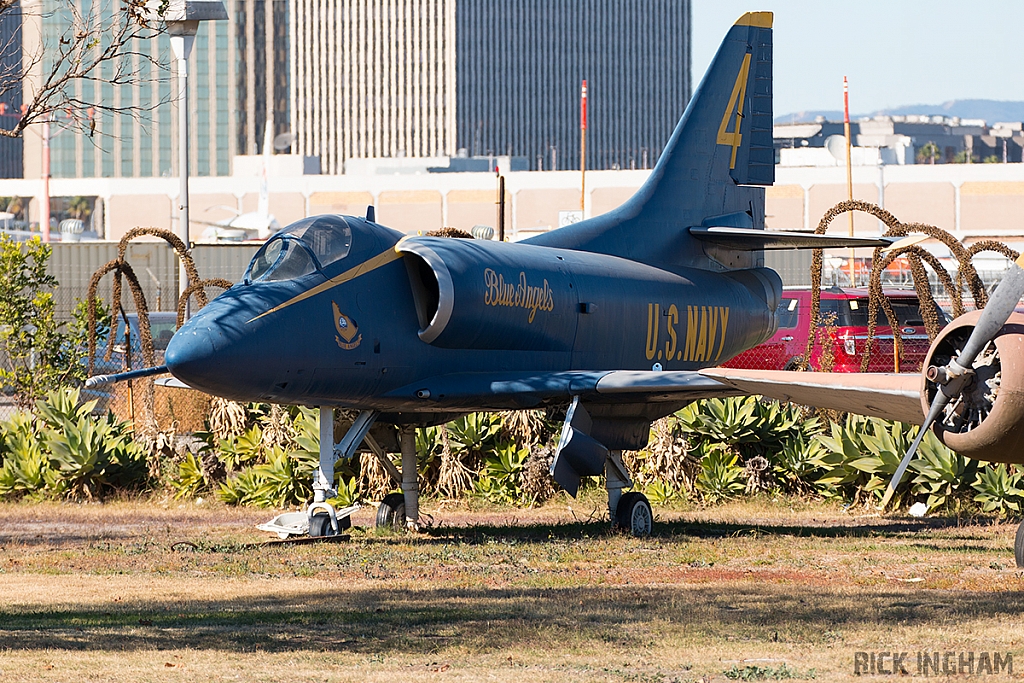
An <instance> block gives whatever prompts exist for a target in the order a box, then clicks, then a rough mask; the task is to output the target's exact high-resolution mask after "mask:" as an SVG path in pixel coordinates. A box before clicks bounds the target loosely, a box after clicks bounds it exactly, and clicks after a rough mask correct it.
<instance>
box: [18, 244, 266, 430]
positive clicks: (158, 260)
mask: <svg viewBox="0 0 1024 683" xmlns="http://www.w3.org/2000/svg"><path fill="white" fill-rule="evenodd" d="M51 246H52V250H53V251H52V255H51V257H50V260H49V263H48V267H47V271H48V272H49V274H51V275H53V276H54V277H56V278H57V281H58V283H59V285H58V287H57V288H56V289H55V290H54V292H53V294H54V302H55V308H56V315H57V318H58V319H59V320H61V321H63V322H70V321H71V320H72V317H73V315H74V310H75V307H76V306H77V305H78V303H79V302H80V301H84V300H85V299H86V297H87V293H88V289H89V280H90V278H92V275H93V273H95V272H96V271H97V270H99V269H100V268H101V267H103V265H104V264H106V263H108V262H109V261H111V260H112V259H115V258H117V253H118V252H117V250H118V245H117V243H116V242H79V243H67V244H62V243H54V244H53V245H51ZM260 246H261V245H260V244H238V245H233V244H230V245H221V244H216V245H212V244H211V245H196V246H195V247H193V249H192V256H193V259H194V260H195V263H196V267H197V269H198V271H199V274H200V277H202V278H204V279H210V278H221V279H224V280H228V281H230V282H238V281H239V280H241V278H242V275H243V274H244V273H245V269H246V267H247V266H248V264H249V261H250V260H251V259H252V257H253V255H254V254H255V253H256V250H257V249H259V247H260ZM126 260H127V261H128V263H129V264H131V266H132V268H133V269H134V270H135V272H136V273H137V275H138V278H139V284H140V286H141V288H142V291H143V295H144V296H145V299H146V304H147V306H148V307H149V311H150V321H151V327H152V329H153V341H154V347H155V348H156V351H157V356H158V362H160V361H161V360H162V358H163V349H164V348H166V345H167V340H168V339H169V338H170V335H171V333H173V329H174V321H175V316H176V311H177V302H178V259H177V256H176V255H175V253H174V250H173V249H172V248H171V246H170V245H168V244H167V243H166V242H164V241H162V240H160V241H156V240H152V241H136V242H132V243H130V244H129V245H128V247H127V255H126ZM112 282H113V275H112V274H111V275H107V276H105V277H104V278H103V280H102V281H101V282H100V287H99V291H98V296H99V297H100V299H102V300H103V302H104V304H105V306H107V307H109V308H110V310H111V313H112V314H114V315H115V323H114V324H113V325H112V326H113V327H114V328H115V332H116V334H115V339H114V340H113V343H112V344H111V342H110V339H109V337H106V338H101V339H97V353H96V358H95V363H96V372H97V373H99V372H103V373H107V372H122V371H124V370H127V369H129V368H140V367H142V366H143V361H142V354H141V350H140V347H139V337H138V323H137V314H136V311H135V305H134V303H133V301H132V298H131V296H130V293H129V291H128V289H127V288H125V289H124V291H123V292H122V295H121V302H120V306H119V307H115V306H113V303H114V302H113V301H111V296H112V294H111V290H112ZM221 291H222V290H220V289H218V288H215V287H211V288H209V289H207V294H208V296H209V297H211V298H213V297H215V296H217V295H218V294H220V292H221ZM126 321H127V322H128V325H125V322H126ZM168 325H169V327H168ZM126 328H127V331H128V334H127V337H126V335H125V329H126ZM165 328H167V329H165ZM108 349H109V351H110V353H109V354H108V353H107V351H108ZM7 362H8V361H7V358H6V357H5V355H4V351H3V350H2V349H0V363H7ZM150 390H152V391H153V410H154V417H155V420H156V424H157V427H158V429H160V430H170V429H174V430H175V431H177V432H182V433H184V432H192V431H198V430H201V429H203V424H204V422H205V420H206V417H207V415H208V413H209V406H210V400H211V397H210V396H208V395H206V394H203V393H201V392H198V391H192V390H188V389H174V388H167V387H160V386H156V387H153V386H152V381H151V380H136V381H133V382H121V383H118V384H113V385H108V386H105V387H97V388H94V389H83V392H82V397H83V399H85V400H96V401H97V406H96V409H97V411H101V412H105V411H107V410H110V411H112V412H113V413H114V414H115V415H116V416H117V417H118V418H119V419H123V420H131V421H133V422H134V420H135V419H136V417H137V416H139V415H141V414H142V411H144V410H145V405H144V401H145V397H146V394H147V392H149V391H150ZM16 411H17V406H16V405H15V401H14V398H13V397H12V396H10V395H8V394H7V393H6V392H4V393H0V419H4V420H6V419H8V418H10V416H11V415H13V414H14V413H15V412H16Z"/></svg>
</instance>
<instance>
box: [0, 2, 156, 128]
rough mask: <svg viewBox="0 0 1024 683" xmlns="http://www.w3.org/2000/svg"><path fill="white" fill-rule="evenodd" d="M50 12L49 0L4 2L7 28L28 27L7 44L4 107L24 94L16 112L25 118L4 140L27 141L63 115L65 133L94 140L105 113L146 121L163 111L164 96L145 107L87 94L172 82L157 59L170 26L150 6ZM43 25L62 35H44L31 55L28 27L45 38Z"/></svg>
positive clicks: (3, 50) (1, 72)
mask: <svg viewBox="0 0 1024 683" xmlns="http://www.w3.org/2000/svg"><path fill="white" fill-rule="evenodd" d="M26 5H29V7H30V9H26ZM54 6H55V8H54ZM42 7H43V3H42V2H41V1H37V2H34V3H28V2H25V0H22V2H19V1H18V0H0V22H3V21H17V22H18V24H19V25H20V26H21V27H22V28H21V29H20V33H19V31H15V32H14V36H13V37H12V38H10V39H9V40H7V41H5V42H4V43H3V44H2V45H0V101H2V100H4V99H5V98H6V99H11V98H12V97H13V96H15V95H17V94H18V91H19V89H20V90H21V108H20V112H12V113H14V114H20V117H19V118H17V123H15V124H14V125H13V126H12V127H10V128H9V129H7V130H4V129H0V135H2V136H7V137H19V136H21V134H22V133H23V132H24V130H25V129H26V128H27V127H28V126H30V125H32V124H33V123H41V122H43V121H47V120H51V118H52V117H53V116H54V115H56V114H61V124H62V125H63V126H64V127H67V128H73V129H77V130H79V131H81V132H84V133H87V134H89V135H92V134H93V133H94V132H95V131H96V125H97V119H98V118H99V117H100V116H101V115H102V114H104V113H111V114H113V113H116V114H118V115H128V116H131V117H133V118H140V117H142V116H143V115H144V114H145V113H146V112H149V111H152V110H153V109H156V108H157V107H158V106H159V105H161V104H163V101H161V100H160V99H159V98H158V97H153V98H152V99H151V100H150V101H148V102H142V101H139V102H137V103H136V102H132V103H124V102H121V101H120V100H119V98H114V99H112V100H107V99H104V98H103V97H102V96H101V95H100V93H102V90H100V89H99V88H96V87H82V86H84V85H89V84H107V85H110V86H112V87H114V88H115V89H116V88H118V87H120V86H127V85H131V86H138V85H140V84H144V83H146V82H150V83H153V84H154V85H156V84H157V83H159V82H161V81H166V80H167V79H168V78H169V72H168V67H167V65H165V64H162V63H161V62H160V61H159V60H158V59H156V58H155V57H154V56H153V54H154V53H155V50H154V49H153V43H152V42H151V41H153V40H155V39H156V37H157V36H158V35H159V34H161V33H162V32H163V27H162V25H161V24H160V23H158V22H155V21H153V20H152V16H153V14H152V13H151V12H150V11H148V10H147V8H146V0H92V2H89V0H86V1H85V2H83V3H81V4H80V3H79V2H77V1H76V0H49V1H48V2H47V3H46V7H47V9H46V10H43V9H42ZM30 22H31V24H30ZM43 22H46V23H47V24H48V25H57V26H58V27H59V29H58V31H56V32H52V31H48V32H43V33H42V34H41V35H39V36H38V43H39V44H38V46H36V49H35V50H34V51H32V52H29V51H28V50H23V47H22V44H23V40H24V34H25V32H26V31H27V30H29V29H28V28H26V27H28V26H30V25H34V26H35V27H38V28H36V29H35V30H37V31H38V30H39V28H41V26H42V24H43ZM76 86H77V87H76ZM153 91H154V93H155V92H156V91H157V89H156V88H154V89H153ZM94 93H95V96H94Z"/></svg>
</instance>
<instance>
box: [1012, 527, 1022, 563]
mask: <svg viewBox="0 0 1024 683" xmlns="http://www.w3.org/2000/svg"><path fill="white" fill-rule="evenodd" d="M1013 555H1014V557H1015V558H1016V560H1017V567H1018V568H1019V569H1024V522H1021V523H1020V526H1018V527H1017V538H1015V539H1014V541H1013Z"/></svg>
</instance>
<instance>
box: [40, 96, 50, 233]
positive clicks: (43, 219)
mask: <svg viewBox="0 0 1024 683" xmlns="http://www.w3.org/2000/svg"><path fill="white" fill-rule="evenodd" d="M50 118H51V115H50V114H47V115H46V116H45V117H44V118H43V198H42V199H43V201H42V202H40V207H39V230H40V231H41V232H42V233H43V241H44V242H49V241H50Z"/></svg>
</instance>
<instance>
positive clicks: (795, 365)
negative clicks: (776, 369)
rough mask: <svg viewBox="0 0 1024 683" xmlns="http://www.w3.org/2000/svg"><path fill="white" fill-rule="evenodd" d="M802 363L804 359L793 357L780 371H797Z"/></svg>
mask: <svg viewBox="0 0 1024 683" xmlns="http://www.w3.org/2000/svg"><path fill="white" fill-rule="evenodd" d="M803 362H804V357H803V356H795V357H793V358H790V359H789V361H787V362H786V365H785V367H783V368H782V369H783V370H786V371H789V372H792V371H794V370H799V369H800V366H801V365H802V364H803Z"/></svg>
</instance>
